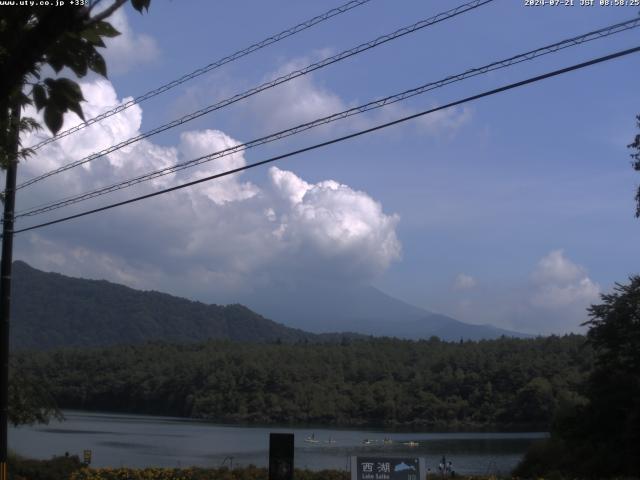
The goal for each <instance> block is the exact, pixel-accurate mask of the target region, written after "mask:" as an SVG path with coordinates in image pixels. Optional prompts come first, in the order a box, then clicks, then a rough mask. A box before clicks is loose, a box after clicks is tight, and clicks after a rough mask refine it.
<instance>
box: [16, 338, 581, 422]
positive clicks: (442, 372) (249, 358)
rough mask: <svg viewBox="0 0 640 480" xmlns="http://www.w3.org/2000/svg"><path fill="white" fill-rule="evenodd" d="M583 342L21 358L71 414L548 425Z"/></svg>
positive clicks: (573, 378)
mask: <svg viewBox="0 0 640 480" xmlns="http://www.w3.org/2000/svg"><path fill="white" fill-rule="evenodd" d="M583 344H584V337H581V336H577V335H570V336H565V337H548V338H536V339H508V338H502V339H499V340H491V341H480V342H463V343H459V342H453V343H447V342H442V341H440V340H438V339H437V338H434V339H431V340H428V341H419V342H411V341H403V340H395V339H371V340H367V341H353V342H344V343H342V344H336V343H331V344H305V343H300V344H293V345H291V344H277V343H273V344H240V343H232V342H223V341H209V342H207V343H203V344H189V345H171V344H164V343H153V344H148V345H144V346H119V347H111V348H101V349H66V350H59V351H53V352H40V353H35V352H30V353H24V354H17V355H16V360H17V361H18V362H19V363H21V364H22V365H23V366H24V368H26V369H27V370H28V371H30V372H33V374H37V375H41V376H43V377H45V378H48V379H49V381H50V382H51V389H52V390H51V391H52V394H53V395H54V397H55V399H56V401H57V402H58V404H59V405H60V407H61V408H74V409H89V410H102V411H122V412H131V413H147V414H161V415H175V416H186V417H194V418H202V419H208V420H214V421H219V422H244V423H261V424H265V423H277V424H291V423H296V424H323V425H329V424H333V425H342V426H364V425H379V426H385V427H391V428H394V427H395V428H403V429H411V428H431V429H439V430H455V429H470V428H471V429H488V428H501V429H523V428H526V429H532V428H533V429H547V428H548V427H549V423H550V420H551V416H552V412H553V410H554V408H555V406H556V405H557V404H561V403H563V402H566V401H567V399H571V398H580V392H579V391H578V385H580V384H581V383H582V382H583V380H584V378H585V377H586V375H587V374H588V372H589V370H590V368H591V361H590V358H591V350H590V349H589V348H584V347H583Z"/></svg>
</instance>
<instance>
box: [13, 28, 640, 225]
mask: <svg viewBox="0 0 640 480" xmlns="http://www.w3.org/2000/svg"><path fill="white" fill-rule="evenodd" d="M638 26H640V17H636V18H633V19H631V20H627V21H626V22H620V23H617V24H614V25H610V26H607V27H603V28H600V29H598V30H594V31H591V32H588V33H585V34H582V35H579V36H575V37H571V38H568V39H565V40H562V41H560V42H556V43H553V44H550V45H547V46H544V47H540V48H537V49H535V50H530V51H528V52H525V53H521V54H518V55H515V56H512V57H509V58H507V59H504V60H499V61H496V62H493V63H490V64H487V65H484V66H482V67H477V68H472V69H469V70H466V71H465V72H463V73H459V74H456V75H450V76H448V77H446V78H444V79H442V80H438V81H435V82H430V83H426V84H424V85H421V86H419V87H416V88H412V89H410V90H405V91H404V92H401V93H397V94H395V95H390V96H387V97H384V98H381V99H379V100H375V101H372V102H369V103H367V104H364V105H360V106H358V107H353V108H350V109H347V110H344V111H342V112H339V113H334V114H332V115H329V116H326V117H323V118H319V119H316V120H314V121H312V122H308V123H304V124H301V125H297V126H295V127H292V128H289V129H286V130H281V131H279V132H276V133H273V134H270V135H268V136H265V137H261V138H258V139H255V140H251V141H249V142H246V143H242V144H238V145H235V146H233V147H229V148H226V149H224V150H220V151H217V152H215V153H212V154H208V155H203V156H201V157H198V158H195V159H191V160H188V161H185V162H180V163H177V164H175V165H171V166H169V167H165V168H162V169H159V170H155V171H152V172H148V173H145V174H142V175H139V176H137V177H134V178H130V179H127V180H124V181H121V182H118V183H115V184H112V185H108V186H105V187H101V188H99V189H95V190H92V191H89V192H85V193H82V194H79V195H74V196H70V197H66V198H62V199H60V200H56V201H54V202H47V203H45V204H41V205H39V206H34V207H31V208H30V209H28V210H23V211H22V212H18V213H17V214H16V217H15V218H20V217H29V216H34V215H39V214H42V213H46V212H50V211H53V210H57V209H59V208H63V207H66V206H69V205H73V204H76V203H79V202H82V201H85V200H89V199H91V198H96V197H99V196H102V195H106V194H108V193H112V192H115V191H117V190H121V189H123V188H128V187H131V186H134V185H137V184H139V183H142V182H145V181H148V180H153V179H155V178H159V177H162V176H164V175H169V174H171V173H175V172H178V171H180V170H184V169H186V168H191V167H194V166H197V165H200V164H202V163H206V162H210V161H212V160H216V159H219V158H222V157H226V156H228V155H232V154H234V153H238V152H240V151H242V150H245V149H249V148H254V147H257V146H259V145H264V144H265V143H270V142H273V141H276V140H280V139H282V138H286V137H289V136H292V135H295V134H297V133H300V132H302V131H305V130H309V129H312V128H315V127H318V126H320V125H325V124H328V123H331V122H334V121H337V120H341V119H344V118H348V117H350V116H353V115H358V114H361V113H364V112H367V111H371V110H374V109H377V108H381V107H383V106H386V105H390V104H392V103H396V102H399V101H402V100H406V99H407V98H411V97H413V96H416V95H420V94H423V93H425V92H428V91H431V90H434V89H436V88H440V87H443V86H446V85H449V84H451V83H455V82H459V81H462V80H465V79H467V78H471V77H475V76H478V75H481V74H485V73H488V72H492V71H495V70H498V69H502V68H506V67H509V66H512V65H516V64H519V63H522V62H525V61H531V60H534V59H535V58H538V57H541V56H544V55H547V54H550V53H555V52H557V51H559V50H562V49H565V48H568V47H572V46H576V45H580V44H582V43H586V42H590V41H592V40H597V39H601V38H606V37H608V36H610V35H614V34H617V33H620V32H623V31H626V30H630V29H632V28H637V27H638Z"/></svg>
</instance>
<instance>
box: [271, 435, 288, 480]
mask: <svg viewBox="0 0 640 480" xmlns="http://www.w3.org/2000/svg"><path fill="white" fill-rule="evenodd" d="M293 440H294V437H293V433H271V434H270V435H269V480H293Z"/></svg>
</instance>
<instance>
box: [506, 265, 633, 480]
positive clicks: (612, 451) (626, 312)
mask: <svg viewBox="0 0 640 480" xmlns="http://www.w3.org/2000/svg"><path fill="white" fill-rule="evenodd" d="M588 312H589V316H590V319H589V320H588V321H587V322H586V323H585V325H588V326H589V327H590V328H589V332H588V334H587V340H588V343H589V344H590V345H591V346H592V348H593V352H594V355H595V361H594V367H593V370H592V372H591V374H590V375H589V377H588V378H587V380H586V382H585V385H584V395H585V396H586V399H587V403H586V404H585V403H583V404H580V405H577V406H575V407H574V408H573V409H571V410H567V409H566V408H565V409H563V411H562V412H559V413H558V414H557V415H556V420H555V422H554V425H553V427H552V431H551V439H550V441H548V442H546V443H544V444H542V445H539V446H537V447H536V448H535V449H533V450H532V451H531V452H530V453H529V454H527V456H526V457H525V459H524V461H523V463H522V464H521V465H520V467H519V468H518V469H517V470H516V472H515V473H516V474H517V475H519V476H525V477H528V476H539V475H547V476H548V475H549V474H550V473H552V472H558V473H560V474H563V475H565V476H571V477H574V476H576V475H577V476H580V477H588V478H608V477H616V476H635V475H637V474H638V472H640V276H633V277H631V278H630V281H629V284H627V285H622V284H616V286H615V288H614V291H613V293H611V294H604V295H602V303H600V304H598V305H592V306H591V307H590V308H589V309H588Z"/></svg>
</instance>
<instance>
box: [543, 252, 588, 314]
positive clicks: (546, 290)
mask: <svg viewBox="0 0 640 480" xmlns="http://www.w3.org/2000/svg"><path fill="white" fill-rule="evenodd" d="M532 278H533V282H534V284H535V287H536V288H535V290H534V293H533V296H532V298H531V303H532V304H533V305H534V306H536V307H541V308H545V309H553V308H557V307H572V306H577V307H579V308H580V309H584V308H586V307H587V306H588V305H589V304H591V303H593V302H595V301H597V300H598V298H599V295H600V286H599V285H598V284H597V283H595V282H593V280H591V279H590V278H589V277H588V276H587V273H586V270H585V269H584V267H581V266H580V265H577V264H575V263H573V262H571V261H570V260H569V259H567V258H566V257H565V256H564V252H563V251H562V250H553V251H552V252H550V253H549V254H548V255H546V256H545V257H543V258H542V259H541V260H540V261H539V262H538V265H537V267H536V269H535V271H534V272H533V275H532Z"/></svg>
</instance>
